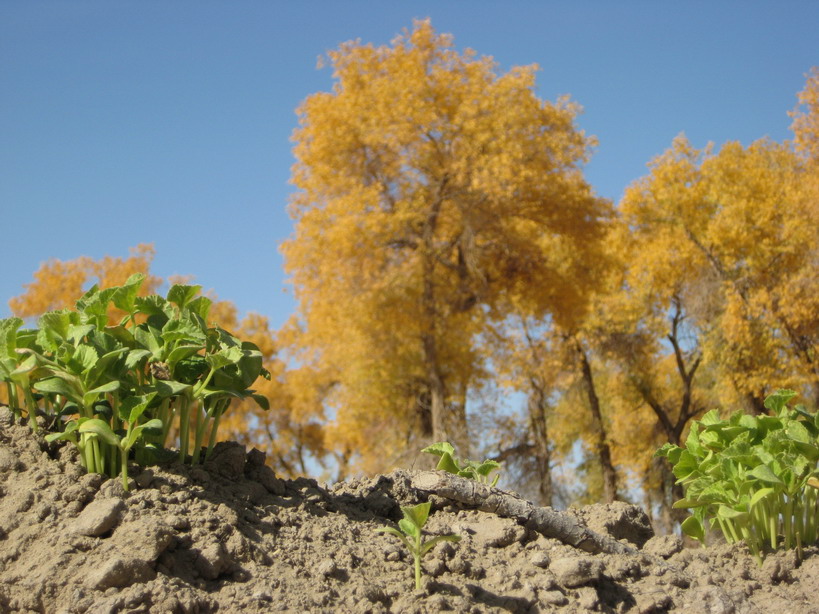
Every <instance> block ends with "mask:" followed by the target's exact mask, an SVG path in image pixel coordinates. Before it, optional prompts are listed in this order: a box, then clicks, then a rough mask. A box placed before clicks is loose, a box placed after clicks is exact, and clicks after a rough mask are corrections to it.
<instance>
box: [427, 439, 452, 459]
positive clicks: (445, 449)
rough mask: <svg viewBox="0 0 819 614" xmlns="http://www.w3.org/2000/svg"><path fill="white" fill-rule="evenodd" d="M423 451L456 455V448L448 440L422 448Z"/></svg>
mask: <svg viewBox="0 0 819 614" xmlns="http://www.w3.org/2000/svg"><path fill="white" fill-rule="evenodd" d="M421 452H426V453H427V454H435V455H436V456H443V455H444V454H449V455H450V456H455V448H453V447H452V444H451V443H449V442H448V441H439V442H438V443H434V444H432V445H430V446H427V447H426V448H424V449H423V450H421Z"/></svg>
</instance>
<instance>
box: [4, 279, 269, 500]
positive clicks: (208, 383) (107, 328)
mask: <svg viewBox="0 0 819 614" xmlns="http://www.w3.org/2000/svg"><path fill="white" fill-rule="evenodd" d="M144 280H145V275H143V274H141V273H138V274H135V275H132V276H131V277H130V278H129V279H128V281H127V282H126V283H125V284H124V285H122V286H117V287H113V288H107V289H105V290H100V289H99V288H98V287H97V286H94V287H92V288H91V289H90V290H88V292H86V293H85V294H84V295H83V296H82V297H81V298H80V299H79V300H78V301H77V303H76V310H69V309H62V310H59V311H51V312H48V313H46V314H43V315H42V316H41V317H40V318H39V320H38V327H37V328H32V329H25V328H22V327H23V320H21V319H20V318H6V319H3V320H0V380H2V381H3V382H5V384H6V387H7V390H8V399H9V405H10V407H11V409H12V411H13V412H14V413H15V415H16V416H17V417H22V415H23V412H25V413H26V414H27V416H28V420H29V423H30V425H31V427H32V429H34V430H38V428H39V426H38V423H37V420H36V417H37V415H38V414H40V415H43V416H45V418H46V421H47V424H48V425H49V430H52V431H55V432H52V433H50V434H48V435H47V436H46V439H47V440H48V441H55V440H65V441H71V442H72V443H74V444H75V445H76V446H77V448H78V449H79V451H80V457H81V459H82V463H83V466H84V467H85V468H86V469H87V470H88V471H91V472H96V473H104V474H107V475H109V476H111V477H115V476H116V475H122V479H123V485H124V486H125V488H126V489H127V488H128V460H129V458H130V457H131V456H133V458H134V459H135V460H136V461H137V462H138V463H140V464H150V463H152V462H156V461H158V460H162V459H164V458H168V457H172V456H173V454H172V453H170V452H169V451H168V450H167V449H166V445H167V444H168V439H169V435H170V434H171V433H172V432H173V431H172V429H173V428H174V427H176V432H177V434H178V446H179V448H178V449H179V451H178V458H179V460H180V461H181V462H186V461H188V460H190V462H191V464H196V463H198V462H199V461H200V458H201V453H202V446H203V444H204V442H205V437H206V436H208V442H207V451H206V452H205V458H207V456H208V455H209V454H210V452H211V450H212V449H213V446H214V445H215V443H216V437H217V431H218V428H219V421H220V419H221V417H222V415H223V414H224V412H225V411H226V410H227V408H228V406H229V405H230V402H231V400H232V399H244V398H248V397H250V398H253V399H254V400H255V401H256V402H257V403H258V404H259V405H260V406H261V407H263V408H264V409H267V408H268V402H267V399H266V398H265V397H263V396H261V395H258V394H256V393H255V392H254V391H253V390H252V389H250V386H252V385H253V382H254V381H256V379H257V378H258V377H259V376H260V375H261V376H264V377H269V374H268V373H267V371H266V369H264V367H263V365H262V354H261V352H260V351H259V348H258V347H256V346H255V345H254V344H253V343H250V342H247V341H240V340H239V339H237V338H236V337H235V336H233V335H232V334H230V333H229V332H228V331H226V330H224V329H222V328H220V327H218V326H209V325H208V324H207V320H208V312H209V310H210V306H211V303H212V302H211V300H210V299H208V298H207V297H205V296H201V295H199V291H200V289H201V288H200V286H191V285H181V284H176V285H173V286H172V287H171V288H170V289H169V290H168V293H167V296H166V297H165V298H163V297H161V296H158V295H151V296H146V297H142V296H139V295H138V293H139V289H140V286H141V285H142V283H143V282H144ZM112 307H113V308H116V309H119V310H121V311H122V312H124V313H125V314H126V315H125V316H124V317H123V318H122V320H121V321H120V322H118V323H116V324H113V325H112V324H111V323H110V322H109V310H110V309H111V308H112ZM191 439H193V448H192V450H191V449H190V445H191ZM189 451H191V455H190V459H189Z"/></svg>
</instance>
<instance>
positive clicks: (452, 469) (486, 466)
mask: <svg viewBox="0 0 819 614" xmlns="http://www.w3.org/2000/svg"><path fill="white" fill-rule="evenodd" d="M421 452H426V453H428V454H434V455H435V456H439V457H440V458H441V460H439V461H438V465H437V466H436V467H435V468H436V469H440V470H442V471H447V472H449V473H454V474H455V475H459V476H461V477H462V478H468V479H470V480H475V481H477V482H481V483H482V484H489V485H490V486H495V485H496V484H497V483H498V479H499V478H500V473H497V474H495V477H494V478H493V479H492V481H491V482H490V481H489V474H490V473H492V472H493V471H494V470H496V469H497V470H498V471H500V468H501V466H500V463H498V462H497V461H493V460H490V459H486V460H485V461H483V462H480V463H479V462H478V461H473V460H467V459H459V458H456V457H455V448H453V447H452V444H450V443H449V442H448V441H441V442H438V443H434V444H432V445H431V446H428V447H426V448H424V449H423V450H421Z"/></svg>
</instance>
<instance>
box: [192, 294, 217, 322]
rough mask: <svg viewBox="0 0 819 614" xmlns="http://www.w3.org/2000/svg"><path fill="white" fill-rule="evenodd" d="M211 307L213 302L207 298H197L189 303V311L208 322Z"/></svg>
mask: <svg viewBox="0 0 819 614" xmlns="http://www.w3.org/2000/svg"><path fill="white" fill-rule="evenodd" d="M211 305H213V301H212V300H210V299H209V298H208V297H207V296H197V297H196V298H195V299H193V300H192V301H191V302H189V303H188V309H189V310H190V311H192V312H193V313H195V314H196V315H198V316H199V317H200V318H202V320H204V321H205V322H207V320H208V314H209V313H210V308H211Z"/></svg>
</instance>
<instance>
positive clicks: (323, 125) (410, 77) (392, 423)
mask: <svg viewBox="0 0 819 614" xmlns="http://www.w3.org/2000/svg"><path fill="white" fill-rule="evenodd" d="M328 56H329V61H330V63H331V64H332V66H333V68H334V78H335V81H336V82H335V85H334V87H333V90H332V92H327V93H319V94H315V95H313V96H310V97H309V98H308V99H307V100H306V101H305V102H304V104H303V105H302V106H301V108H300V109H299V116H300V126H299V128H298V129H297V130H296V132H295V135H294V140H295V141H296V146H295V150H294V153H295V156H296V159H297V162H296V164H295V166H294V169H293V183H294V184H295V186H296V187H297V188H298V192H297V193H296V194H295V195H294V196H293V198H292V202H291V208H290V211H291V215H292V217H293V218H294V220H295V234H294V236H293V237H292V238H291V239H289V240H288V241H286V242H285V243H284V244H283V246H282V251H283V253H284V256H285V259H286V269H287V271H288V272H289V274H290V275H291V280H292V283H293V285H294V287H295V291H296V298H297V299H298V304H299V315H300V318H301V321H302V323H303V325H304V329H305V334H304V336H303V338H302V341H303V343H304V344H306V346H308V347H310V348H312V349H313V350H314V356H315V359H316V360H317V361H319V362H320V363H321V364H322V365H323V368H325V369H329V370H332V371H334V372H335V373H336V374H337V376H338V385H337V386H336V387H335V390H334V392H333V394H332V397H331V398H330V399H329V400H328V403H329V404H330V406H331V408H332V410H333V412H334V413H335V417H336V421H335V426H336V430H335V435H334V436H335V437H337V438H339V440H338V444H339V445H346V444H344V443H343V441H344V440H347V439H349V438H359V439H360V430H359V429H360V427H361V426H366V427H367V428H366V429H365V431H366V433H367V435H365V437H366V438H370V439H371V438H372V437H373V436H379V435H380V436H384V437H385V438H384V439H381V441H382V443H385V444H386V442H387V441H391V442H392V443H393V444H394V446H395V447H396V448H399V447H400V441H401V440H402V439H403V440H404V441H406V437H405V435H404V434H401V433H405V434H406V433H411V432H412V431H413V430H414V431H415V432H416V433H419V432H420V434H421V436H422V437H423V438H424V439H427V440H428V439H429V438H430V437H432V438H434V439H436V440H442V439H448V440H450V441H452V442H453V443H455V444H456V447H459V448H460V450H461V452H462V453H464V454H467V453H468V450H469V437H468V433H467V428H466V413H465V399H466V394H467V391H468V390H469V388H470V386H474V385H475V384H476V383H477V382H479V381H480V380H481V378H483V377H484V376H485V374H484V371H483V359H484V357H485V353H483V352H482V351H481V348H480V347H479V346H478V343H477V342H476V338H477V336H478V335H480V334H481V333H482V332H484V331H485V329H486V323H487V321H488V320H489V319H496V320H497V319H503V317H505V313H504V311H503V309H504V307H503V306H504V305H509V304H510V303H511V302H512V301H518V302H520V303H521V304H526V305H527V308H531V310H532V311H533V312H534V311H537V315H542V314H544V313H546V312H550V313H552V314H554V317H555V318H558V319H561V320H564V319H571V317H573V315H574V314H576V313H578V312H579V311H582V306H583V303H584V296H583V288H584V286H585V285H587V284H588V282H589V280H588V275H587V273H586V269H584V267H582V266H578V264H577V263H578V262H582V261H584V259H586V260H587V259H589V258H590V256H589V254H590V252H594V251H595V250H596V249H597V240H598V239H599V237H600V235H601V228H600V225H601V224H600V219H601V217H605V216H607V215H608V213H609V207H608V204H607V203H605V202H603V201H601V200H599V199H596V198H594V196H593V195H592V194H591V191H590V189H589V187H588V185H587V184H586V183H585V181H584V180H583V177H582V173H581V171H580V168H579V165H580V164H581V163H582V162H583V161H584V160H585V158H586V156H587V153H588V148H589V146H590V144H591V141H590V139H589V138H587V137H586V136H585V135H584V134H583V133H582V132H581V131H579V130H578V129H577V128H576V127H575V124H574V120H575V115H576V113H577V111H578V109H577V107H576V106H575V105H573V104H571V103H569V102H568V101H566V100H561V101H559V102H558V103H556V104H553V103H549V102H544V101H542V100H540V99H538V97H537V96H536V95H535V93H534V83H535V82H534V73H535V68H536V67H534V66H529V67H517V68H513V69H512V70H511V71H509V72H508V73H506V74H503V75H497V74H496V73H495V65H494V63H493V62H492V60H491V59H490V58H485V57H483V58H478V57H476V55H475V53H474V52H472V51H466V52H464V53H458V52H457V51H455V50H454V49H453V46H452V39H451V37H449V36H446V35H440V34H437V33H436V32H435V31H434V30H433V28H432V26H431V25H430V23H429V21H417V22H415V25H414V28H413V30H412V31H411V32H405V33H404V35H402V36H399V37H398V38H396V39H395V40H394V41H393V43H392V45H390V46H381V47H375V46H373V45H363V44H359V43H356V42H351V43H346V44H343V45H342V46H341V47H340V48H339V49H338V50H336V51H332V52H330V53H329V54H328ZM350 425H353V426H352V428H350ZM390 431H399V432H400V433H396V432H393V433H392V435H389V432H390ZM364 445H365V448H366V444H364ZM376 452H377V451H376Z"/></svg>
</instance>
